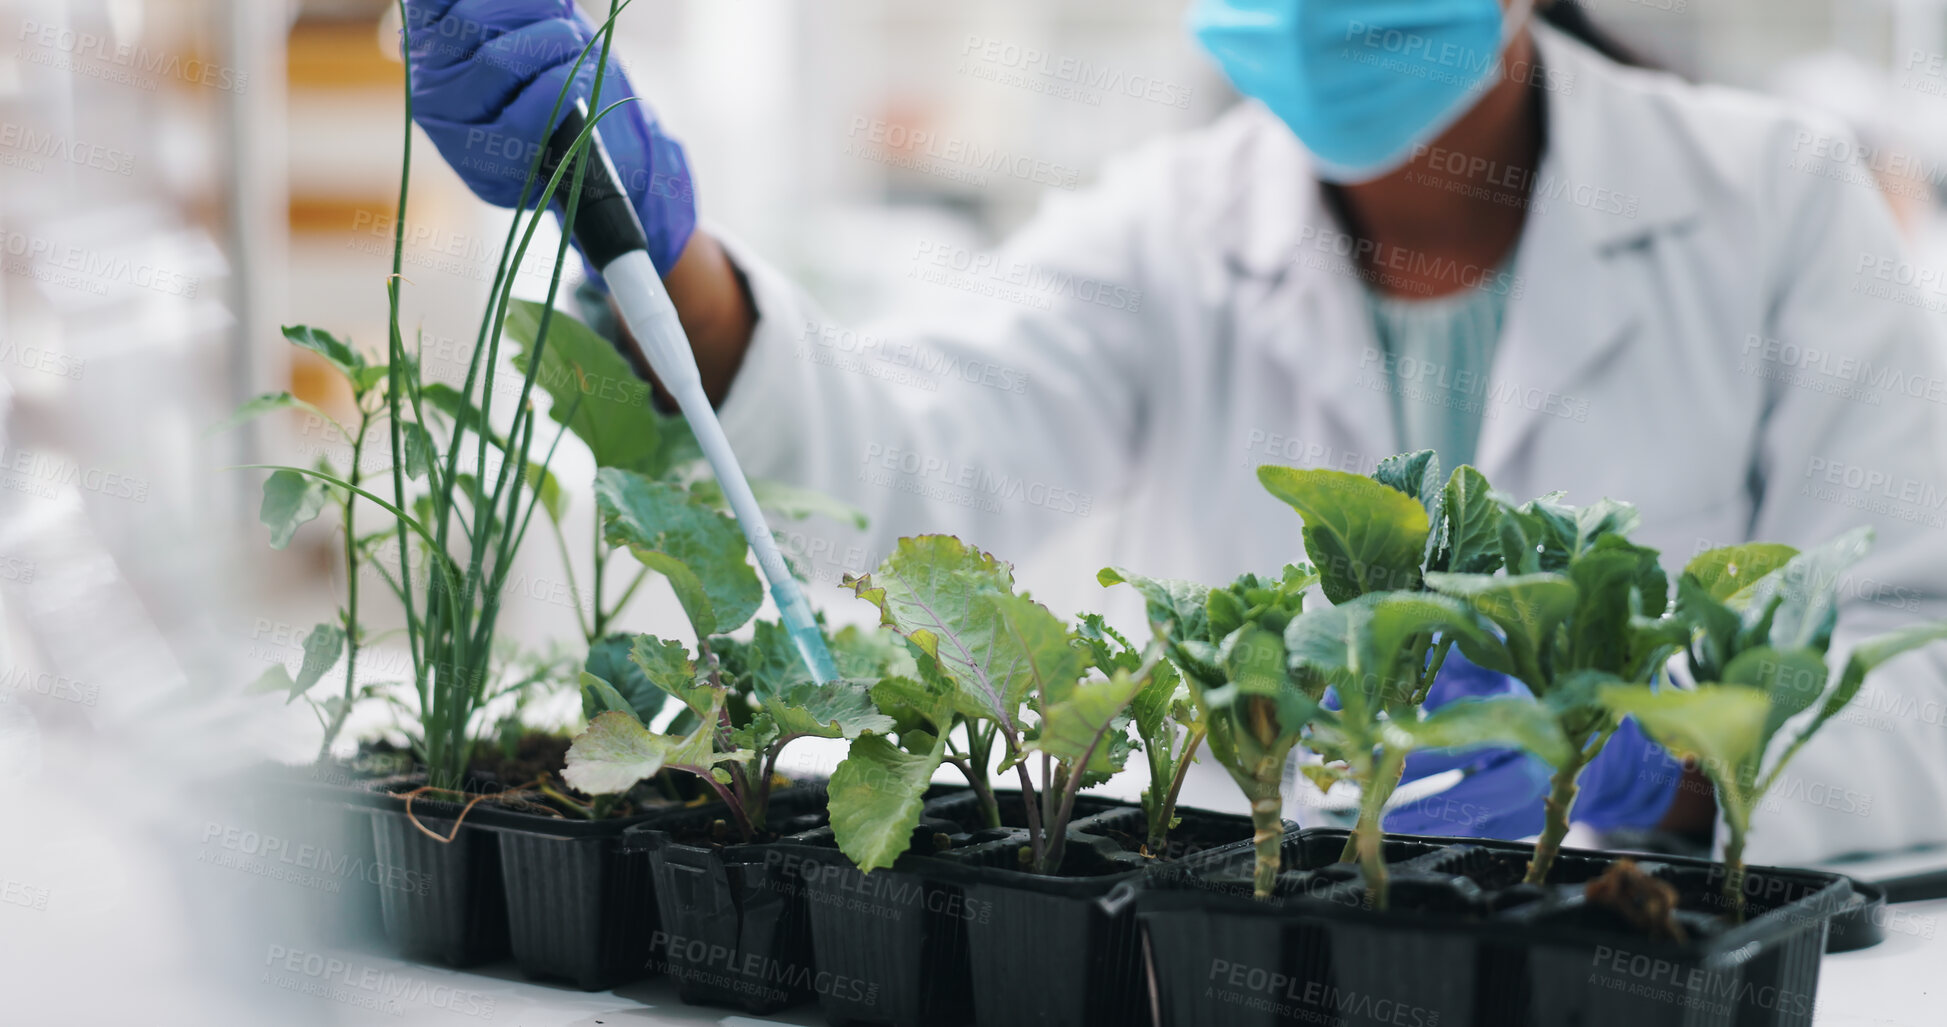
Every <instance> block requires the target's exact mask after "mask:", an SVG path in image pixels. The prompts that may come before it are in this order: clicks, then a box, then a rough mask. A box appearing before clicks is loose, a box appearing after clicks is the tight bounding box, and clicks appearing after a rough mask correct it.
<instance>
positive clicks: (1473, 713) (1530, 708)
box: [1391, 697, 1574, 766]
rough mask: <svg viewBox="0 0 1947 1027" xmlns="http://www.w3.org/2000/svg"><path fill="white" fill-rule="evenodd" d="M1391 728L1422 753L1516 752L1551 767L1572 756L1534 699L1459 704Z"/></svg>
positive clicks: (1396, 722) (1394, 723)
mask: <svg viewBox="0 0 1947 1027" xmlns="http://www.w3.org/2000/svg"><path fill="white" fill-rule="evenodd" d="M1391 726H1392V727H1394V728H1397V729H1398V730H1400V731H1402V732H1404V733H1405V734H1406V735H1408V736H1409V737H1410V738H1412V740H1413V745H1414V747H1415V748H1420V749H1477V748H1480V747H1482V746H1490V745H1492V746H1516V747H1519V748H1522V749H1525V750H1527V751H1528V752H1531V753H1533V754H1534V755H1536V756H1539V757H1541V759H1542V760H1544V761H1546V762H1547V763H1549V764H1551V765H1553V766H1560V765H1562V764H1564V763H1567V762H1568V760H1569V757H1570V756H1572V755H1574V750H1573V749H1572V748H1571V747H1570V746H1569V742H1568V738H1567V737H1566V736H1565V735H1563V734H1562V729H1561V727H1560V726H1558V725H1557V724H1556V723H1555V717H1554V715H1553V714H1551V713H1550V712H1549V711H1548V709H1547V708H1546V707H1543V706H1542V705H1541V704H1540V703H1537V702H1535V701H1534V700H1533V699H1528V698H1516V697H1497V698H1492V699H1459V700H1456V701H1454V702H1450V703H1448V704H1447V705H1445V706H1442V707H1440V708H1439V709H1437V710H1434V711H1433V712H1432V713H1429V714H1427V715H1426V717H1425V718H1424V719H1422V720H1418V721H1415V720H1411V719H1405V718H1402V719H1399V720H1394V721H1392V724H1391Z"/></svg>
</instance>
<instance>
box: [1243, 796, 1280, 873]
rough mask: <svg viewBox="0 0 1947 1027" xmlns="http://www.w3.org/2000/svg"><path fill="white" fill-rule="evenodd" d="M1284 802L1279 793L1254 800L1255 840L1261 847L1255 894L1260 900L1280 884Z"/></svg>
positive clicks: (1256, 844)
mask: <svg viewBox="0 0 1947 1027" xmlns="http://www.w3.org/2000/svg"><path fill="white" fill-rule="evenodd" d="M1282 805H1283V804H1282V803H1281V802H1279V800H1278V796H1277V795H1276V794H1275V792H1274V794H1270V795H1259V796H1257V797H1256V798H1254V799H1252V800H1251V828H1252V830H1251V842H1252V845H1253V847H1255V848H1256V850H1257V874H1256V875H1255V877H1254V879H1253V882H1252V884H1253V887H1252V890H1251V893H1252V894H1253V895H1255V896H1256V897H1257V898H1259V899H1269V898H1270V897H1271V892H1272V890H1273V889H1275V888H1276V887H1277V885H1278V871H1279V870H1281V869H1283V863H1284V856H1283V852H1282V849H1283V847H1284V820H1283V819H1282V816H1281V815H1282V814H1283V813H1284V810H1283V808H1282Z"/></svg>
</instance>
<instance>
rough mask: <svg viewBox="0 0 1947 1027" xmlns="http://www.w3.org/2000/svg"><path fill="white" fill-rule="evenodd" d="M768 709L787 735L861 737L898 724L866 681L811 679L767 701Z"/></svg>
mask: <svg viewBox="0 0 1947 1027" xmlns="http://www.w3.org/2000/svg"><path fill="white" fill-rule="evenodd" d="M764 711H765V712H766V713H769V714H770V715H771V717H772V719H774V720H776V721H777V726H778V730H779V731H781V732H783V734H784V735H785V736H786V737H796V736H802V737H806V738H858V737H860V736H863V735H884V734H890V733H891V732H892V731H893V729H894V728H895V727H896V722H895V721H894V720H893V718H891V717H888V716H886V715H885V714H883V713H880V712H879V710H878V707H876V706H874V705H873V704H872V693H871V691H870V689H869V688H868V687H867V685H866V683H865V682H863V681H843V680H841V681H834V682H830V683H827V684H823V685H820V684H817V683H815V682H807V683H805V684H802V685H798V686H796V687H794V688H790V689H787V690H786V691H784V692H782V693H780V694H779V695H777V696H775V697H774V698H772V699H769V700H766V701H765V703H764Z"/></svg>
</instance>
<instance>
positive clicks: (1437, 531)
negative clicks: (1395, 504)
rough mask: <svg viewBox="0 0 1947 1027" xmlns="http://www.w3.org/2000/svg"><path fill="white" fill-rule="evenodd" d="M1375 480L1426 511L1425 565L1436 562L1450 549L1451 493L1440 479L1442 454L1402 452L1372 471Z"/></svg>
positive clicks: (1385, 460)
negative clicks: (1449, 504) (1449, 501)
mask: <svg viewBox="0 0 1947 1027" xmlns="http://www.w3.org/2000/svg"><path fill="white" fill-rule="evenodd" d="M1372 477H1373V479H1374V480H1375V481H1378V482H1379V483H1381V484H1383V485H1386V486H1388V487H1390V488H1393V489H1397V490H1399V491H1400V492H1404V493H1405V494H1407V495H1409V496H1412V497H1413V498H1414V499H1417V500H1419V501H1420V505H1421V506H1423V507H1425V508H1426V520H1427V524H1428V525H1429V528H1430V530H1428V532H1427V536H1426V552H1425V553H1424V554H1423V562H1427V563H1430V562H1432V561H1433V560H1434V559H1435V558H1436V557H1437V556H1438V555H1439V553H1440V550H1442V549H1443V548H1445V547H1446V527H1447V517H1446V505H1447V493H1446V490H1445V488H1444V484H1445V483H1444V482H1443V481H1442V480H1441V477H1440V455H1439V454H1438V453H1435V452H1434V451H1433V450H1430V449H1422V450H1420V451H1419V452H1417V453H1402V454H1400V455H1398V456H1389V457H1387V458H1386V459H1384V460H1381V461H1379V466H1378V467H1377V468H1375V469H1374V470H1373V472H1372Z"/></svg>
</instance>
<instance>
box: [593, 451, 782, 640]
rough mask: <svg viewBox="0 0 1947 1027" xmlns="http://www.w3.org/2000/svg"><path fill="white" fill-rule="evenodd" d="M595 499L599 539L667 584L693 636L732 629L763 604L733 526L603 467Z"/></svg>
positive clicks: (678, 496)
mask: <svg viewBox="0 0 1947 1027" xmlns="http://www.w3.org/2000/svg"><path fill="white" fill-rule="evenodd" d="M595 501H596V503H597V505H598V506H599V507H600V509H601V512H602V527H603V537H604V538H605V539H606V540H607V541H608V543H609V544H610V545H613V546H627V547H628V548H629V551H630V552H631V553H633V554H634V555H635V558H636V559H637V560H640V561H641V562H642V563H643V565H644V566H646V567H648V568H650V569H651V570H654V571H656V572H658V573H660V574H662V575H663V576H664V577H666V578H668V579H669V583H670V585H671V587H673V588H674V589H675V591H676V598H677V600H678V601H680V602H681V603H682V604H683V612H684V613H686V614H688V615H689V619H690V623H691V624H692V625H693V626H694V627H695V628H696V631H697V634H698V635H699V636H706V635H714V634H717V633H719V632H725V631H734V630H736V629H737V628H738V627H740V626H742V625H743V624H744V622H745V621H748V620H750V618H751V615H752V614H754V613H756V612H757V608H758V606H760V605H762V603H763V602H764V587H763V585H762V584H760V583H759V582H758V580H757V572H756V571H755V570H753V569H751V566H750V560H749V559H748V556H749V546H748V544H747V543H746V542H745V541H744V533H743V531H742V530H741V529H739V528H738V527H737V522H736V521H734V520H731V519H730V518H728V517H725V516H723V515H722V514H720V513H717V512H716V511H715V510H712V509H710V508H709V507H707V506H705V505H703V504H702V503H701V502H699V501H697V500H696V498H695V497H693V496H691V495H690V494H689V493H688V492H686V491H684V490H683V489H681V488H679V487H677V486H675V485H670V484H665V483H663V482H656V481H651V480H649V479H648V478H646V477H643V476H642V475H640V474H637V473H634V472H631V471H625V470H618V469H616V468H613V467H604V468H602V469H601V470H599V471H597V472H596V473H595Z"/></svg>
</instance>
